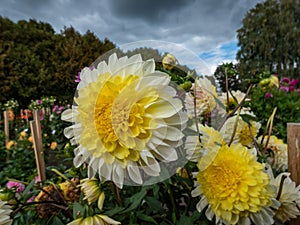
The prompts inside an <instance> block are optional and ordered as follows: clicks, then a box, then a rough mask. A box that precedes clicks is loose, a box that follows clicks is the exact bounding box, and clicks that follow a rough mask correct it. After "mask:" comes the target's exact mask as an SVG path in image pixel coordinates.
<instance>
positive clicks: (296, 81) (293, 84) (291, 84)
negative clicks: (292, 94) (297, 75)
mask: <svg viewBox="0 0 300 225" xmlns="http://www.w3.org/2000/svg"><path fill="white" fill-rule="evenodd" d="M298 83H299V80H298V79H292V80H291V81H290V82H289V84H290V86H294V87H295V86H296V85H297V84H298Z"/></svg>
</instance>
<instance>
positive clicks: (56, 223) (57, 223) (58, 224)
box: [52, 216, 64, 225]
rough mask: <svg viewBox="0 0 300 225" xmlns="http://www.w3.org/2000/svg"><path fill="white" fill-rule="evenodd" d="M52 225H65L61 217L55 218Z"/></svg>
mask: <svg viewBox="0 0 300 225" xmlns="http://www.w3.org/2000/svg"><path fill="white" fill-rule="evenodd" d="M52 225H64V223H63V222H62V221H61V219H60V218H59V217H57V216H55V217H54V218H53V221H52Z"/></svg>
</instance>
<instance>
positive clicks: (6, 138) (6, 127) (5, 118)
mask: <svg viewBox="0 0 300 225" xmlns="http://www.w3.org/2000/svg"><path fill="white" fill-rule="evenodd" d="M3 115H4V134H5V144H7V143H8V142H9V122H8V111H7V110H5V111H4V112H3Z"/></svg>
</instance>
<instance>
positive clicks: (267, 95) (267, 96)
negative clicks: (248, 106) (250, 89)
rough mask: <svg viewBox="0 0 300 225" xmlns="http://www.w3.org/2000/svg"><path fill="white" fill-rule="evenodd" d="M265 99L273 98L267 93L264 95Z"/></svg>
mask: <svg viewBox="0 0 300 225" xmlns="http://www.w3.org/2000/svg"><path fill="white" fill-rule="evenodd" d="M265 98H266V99H269V98H273V95H272V94H271V93H269V92H267V93H266V94H265Z"/></svg>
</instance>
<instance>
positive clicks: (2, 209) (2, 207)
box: [0, 200, 13, 225]
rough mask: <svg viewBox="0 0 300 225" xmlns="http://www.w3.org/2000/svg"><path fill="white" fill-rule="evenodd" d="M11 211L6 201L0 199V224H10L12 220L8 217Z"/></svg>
mask: <svg viewBox="0 0 300 225" xmlns="http://www.w3.org/2000/svg"><path fill="white" fill-rule="evenodd" d="M11 212H12V210H11V208H10V206H9V205H7V202H6V201H2V200H0V224H1V225H10V224H12V222H13V220H12V219H11V218H10V213H11Z"/></svg>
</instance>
